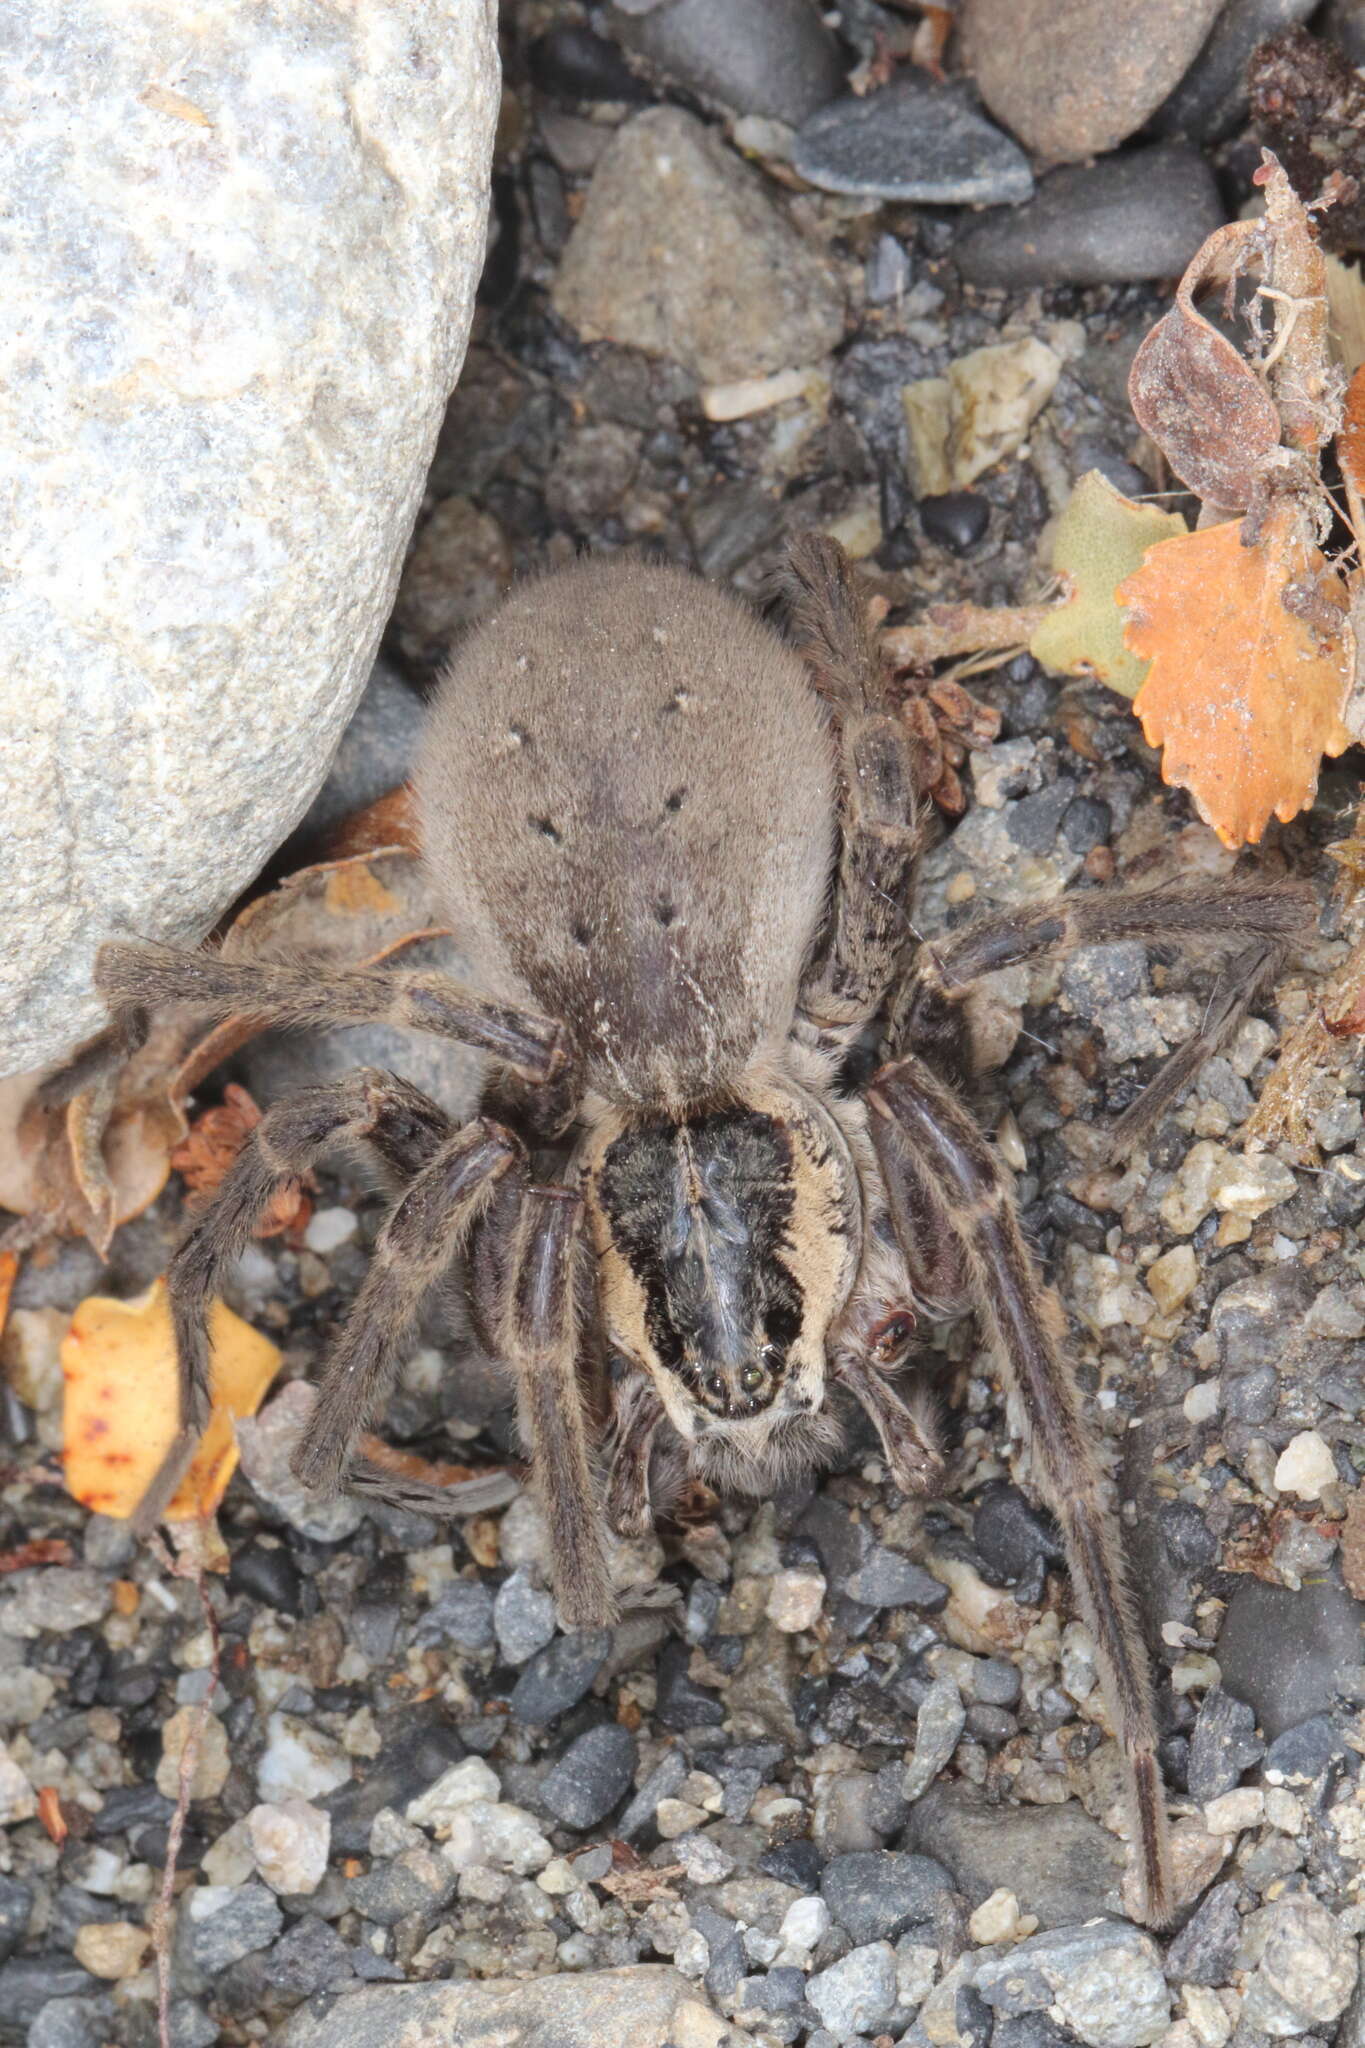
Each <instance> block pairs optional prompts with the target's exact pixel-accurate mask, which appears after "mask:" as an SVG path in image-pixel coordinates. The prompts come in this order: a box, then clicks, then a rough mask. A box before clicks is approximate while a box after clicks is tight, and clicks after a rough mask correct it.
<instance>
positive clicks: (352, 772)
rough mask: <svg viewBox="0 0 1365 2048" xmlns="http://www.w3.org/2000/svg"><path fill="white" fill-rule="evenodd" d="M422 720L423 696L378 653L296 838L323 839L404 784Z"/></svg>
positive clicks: (419, 733) (420, 731)
mask: <svg viewBox="0 0 1365 2048" xmlns="http://www.w3.org/2000/svg"><path fill="white" fill-rule="evenodd" d="M423 723H424V713H423V709H422V702H421V699H420V698H419V697H418V696H417V695H416V694H415V692H413V691H412V690H410V689H409V688H408V686H407V684H406V683H405V682H404V681H403V678H402V677H401V676H400V675H399V674H398V673H397V671H396V670H394V669H392V668H390V666H389V664H388V663H387V662H386V661H385V660H384V659H383V658H382V656H381V658H380V659H379V660H378V661H377V662H376V663H375V665H374V667H373V668H372V669H371V671H370V679H369V681H368V682H367V683H366V685H365V689H364V693H363V694H362V696H361V699H360V702H359V703H358V704H357V705H356V708H355V711H354V712H353V714H352V717H351V722H350V724H349V725H348V726H347V728H346V730H345V732H343V733H342V735H341V742H340V744H339V746H338V747H337V750H336V753H335V755H334V756H333V758H332V765H331V768H330V769H329V770H328V774H327V780H326V781H325V782H324V783H323V785H322V788H321V789H320V790H319V791H318V793H317V795H316V796H315V797H314V798H313V801H312V803H311V805H310V806H309V808H308V810H307V812H306V813H305V815H304V819H303V823H302V824H301V825H300V826H299V827H298V831H297V834H296V837H297V838H298V839H299V840H300V841H302V840H304V839H308V840H312V841H317V840H319V839H323V838H325V837H326V836H327V834H328V833H329V832H332V831H334V830H335V828H336V827H337V826H338V825H339V824H340V823H341V822H342V820H343V818H349V817H350V816H351V814H352V812H353V811H359V810H363V809H364V807H365V805H366V804H372V803H373V802H374V801H375V799H376V798H377V797H381V796H386V795H387V794H388V792H389V791H390V790H391V789H396V788H397V787H398V785H399V783H400V782H405V781H406V780H407V777H408V773H409V770H410V769H411V767H412V759H413V754H414V752H415V751H416V747H417V742H418V740H419V739H420V737H421V734H422V727H423Z"/></svg>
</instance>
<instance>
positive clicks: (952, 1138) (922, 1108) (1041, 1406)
mask: <svg viewBox="0 0 1365 2048" xmlns="http://www.w3.org/2000/svg"><path fill="white" fill-rule="evenodd" d="M868 1099H869V1102H870V1105H871V1108H872V1111H873V1117H872V1130H873V1142H874V1144H875V1146H876V1148H877V1152H878V1157H879V1159H880V1162H881V1166H882V1170H883V1173H884V1175H885V1176H886V1178H887V1181H888V1184H889V1185H891V1184H894V1180H895V1176H896V1174H897V1172H898V1170H899V1164H900V1161H901V1159H902V1158H903V1156H904V1152H905V1148H907V1147H909V1148H913V1150H914V1152H915V1153H916V1154H917V1155H918V1157H919V1158H920V1159H921V1160H922V1161H924V1162H925V1163H926V1166H927V1165H928V1164H929V1163H932V1167H933V1169H934V1171H935V1172H936V1173H937V1174H938V1176H939V1178H940V1182H941V1186H942V1189H943V1195H944V1204H945V1208H946V1211H947V1214H948V1215H949V1217H950V1220H951V1222H952V1226H953V1228H954V1230H955V1231H956V1233H957V1235H958V1237H959V1239H960V1241H961V1244H962V1247H963V1251H964V1254H965V1257H966V1262H967V1266H968V1270H969V1272H970V1275H971V1278H972V1281H973V1283H974V1292H975V1294H976V1297H977V1301H978V1304H979V1308H980V1312H981V1314H982V1315H983V1316H984V1317H985V1319H986V1323H987V1326H988V1328H989V1331H990V1333H991V1336H992V1337H993V1339H994V1341H995V1345H996V1348H997V1350H998V1352H999V1355H1000V1358H1001V1361H1002V1363H1003V1365H1004V1367H1005V1370H1006V1371H1007V1373H1008V1375H1009V1378H1010V1380H1011V1381H1012V1383H1013V1385H1014V1386H1015V1388H1016V1390H1017V1392H1018V1394H1019V1397H1020V1400H1021V1403H1022V1406H1023V1410H1024V1414H1025V1417H1026V1419H1027V1424H1028V1429H1029V1435H1030V1440H1031V1444H1032V1449H1033V1455H1034V1458H1035V1459H1036V1461H1037V1469H1038V1473H1039V1477H1040V1479H1041V1482H1042V1485H1043V1488H1044V1491H1045V1493H1046V1494H1047V1496H1048V1497H1049V1501H1050V1504H1051V1506H1052V1508H1053V1510H1054V1512H1055V1513H1056V1515H1057V1518H1058V1521H1059V1522H1060V1524H1061V1528H1062V1532H1063V1536H1064V1539H1065V1542H1066V1551H1067V1558H1068V1561H1069V1563H1070V1567H1071V1576H1072V1583H1073V1585H1074V1587H1075V1590H1076V1597H1077V1601H1078V1603H1079V1605H1080V1608H1081V1612H1082V1614H1083V1615H1084V1617H1085V1620H1086V1622H1087V1624H1088V1626H1089V1628H1090V1631H1091V1634H1092V1635H1093V1636H1094V1639H1095V1644H1096V1648H1097V1650H1098V1653H1099V1659H1100V1667H1101V1671H1102V1673H1103V1678H1104V1686H1105V1693H1106V1696H1107V1699H1108V1702H1109V1707H1110V1712H1111V1714H1112V1716H1113V1721H1114V1727H1115V1729H1116V1731H1117V1733H1118V1738H1119V1742H1120V1745H1121V1748H1122V1750H1123V1754H1124V1758H1125V1761H1126V1763H1127V1765H1128V1770H1129V1774H1130V1780H1131V1785H1132V1792H1133V1801H1134V1814H1135V1823H1136V1827H1135V1833H1136V1840H1137V1845H1138V1853H1139V1858H1140V1869H1141V1877H1142V1883H1143V1891H1144V1898H1145V1912H1146V1918H1147V1919H1148V1920H1149V1921H1150V1922H1151V1923H1152V1924H1153V1925H1154V1926H1161V1925H1164V1924H1165V1922H1166V1921H1167V1920H1168V1919H1169V1917H1170V1912H1171V1877H1170V1852H1169V1847H1168V1842H1167V1829H1166V1807H1165V1799H1164V1790H1163V1786H1162V1782H1161V1772H1160V1767H1159V1765H1158V1762H1157V1749H1156V1745H1157V1736H1156V1720H1155V1713H1154V1709H1153V1701H1152V1682H1151V1672H1150V1668H1149V1665H1148V1660H1147V1656H1146V1652H1145V1649H1144V1646H1143V1643H1142V1638H1141V1636H1140V1634H1139V1632H1138V1628H1137V1623H1136V1619H1135V1616H1134V1611H1133V1606H1132V1602H1131V1600H1130V1598H1129V1595H1128V1591H1127V1588H1126V1586H1125V1584H1124V1577H1123V1567H1122V1560H1121V1553H1120V1548H1119V1541H1118V1533H1117V1529H1116V1527H1115V1524H1114V1521H1113V1518H1112V1516H1111V1515H1110V1513H1109V1511H1108V1509H1107V1508H1106V1507H1105V1505H1104V1503H1103V1500H1102V1498H1101V1494H1100V1484H1099V1472H1098V1464H1097V1459H1096V1454H1095V1450H1094V1447H1093V1444H1092V1441H1091V1437H1090V1432H1089V1430H1088V1429H1087V1427H1086V1423H1085V1420H1084V1417H1083V1415H1082V1411H1081V1406H1080V1402H1079V1400H1078V1398H1077V1393H1076V1388H1075V1385H1074V1382H1073V1380H1072V1376H1071V1371H1070V1368H1069V1365H1068V1362H1067V1359H1066V1355H1065V1351H1064V1349H1063V1345H1062V1334H1061V1333H1062V1317H1061V1310H1060V1307H1059V1305H1058V1303H1057V1300H1056V1297H1055V1296H1054V1295H1052V1294H1051V1292H1050V1291H1049V1290H1047V1289H1046V1288H1044V1287H1043V1285H1042V1283H1041V1281H1040V1280H1039V1278H1038V1276H1037V1274H1036V1273H1035V1271H1034V1268H1033V1263H1032V1261H1031V1259H1030V1257H1029V1254H1028V1250H1027V1248H1026V1246H1025V1244H1024V1239H1023V1234H1022V1232H1021V1230H1020V1227H1019V1220H1018V1217H1017V1215H1016V1214H1015V1210H1014V1205H1013V1202H1012V1201H1011V1199H1010V1197H1009V1194H1008V1192H1007V1189H1006V1185H1005V1181H1004V1179H1003V1177H1002V1175H1001V1172H1000V1169H999V1167H998V1166H997V1164H996V1162H995V1159H994V1157H993V1154H992V1150H991V1147H990V1145H989V1144H988V1143H987V1141H986V1139H985V1137H984V1135H983V1133H982V1132H981V1131H980V1130H979V1129H978V1128H977V1126H976V1124H975V1123H974V1122H973V1120H972V1118H971V1117H970V1115H969V1114H968V1113H967V1111H966V1110H965V1109H964V1108H963V1107H962V1105H961V1104H960V1103H959V1102H958V1101H957V1099H956V1098H955V1097H954V1095H953V1094H952V1092H951V1090H949V1089H948V1088H946V1087H945V1086H944V1085H943V1084H942V1082H940V1081H939V1080H938V1079H937V1078H936V1077H935V1075H934V1074H933V1073H932V1072H931V1070H930V1069H929V1068H928V1067H927V1066H926V1065H925V1064H924V1063H923V1062H922V1061H921V1060H918V1059H916V1058H915V1057H914V1056H913V1055H909V1056H907V1057H904V1058H902V1059H899V1060H896V1061H894V1062H893V1063H892V1064H891V1065H890V1066H887V1067H884V1068H883V1069H882V1070H881V1072H880V1073H879V1074H878V1075H876V1076H875V1077H874V1079H873V1081H872V1083H871V1086H870V1088H869V1093H868ZM889 1134H895V1135H894V1138H893V1141H892V1142H888V1136H889ZM893 1208H894V1203H893Z"/></svg>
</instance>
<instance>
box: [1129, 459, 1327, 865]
mask: <svg viewBox="0 0 1365 2048" xmlns="http://www.w3.org/2000/svg"><path fill="white" fill-rule="evenodd" d="M1242 533H1243V528H1242V525H1241V523H1240V522H1238V521H1236V520H1229V521H1225V522H1224V523H1223V524H1221V525H1218V526H1210V527H1206V528H1204V529H1203V530H1202V531H1201V532H1198V533H1189V534H1185V535H1183V536H1181V537H1180V538H1178V539H1175V540H1167V541H1161V542H1160V543H1159V544H1158V545H1157V546H1156V547H1154V548H1150V549H1149V550H1148V552H1147V555H1146V558H1145V560H1144V562H1143V566H1142V567H1141V569H1139V570H1138V572H1137V573H1136V575H1133V576H1130V577H1128V579H1127V581H1126V582H1124V583H1122V584H1121V585H1120V586H1119V589H1118V591H1117V592H1116V596H1117V598H1118V602H1119V603H1120V604H1121V605H1124V606H1126V607H1127V608H1128V610H1129V612H1130V613H1131V617H1130V620H1129V623H1128V628H1127V633H1126V636H1125V637H1126V639H1127V643H1128V646H1129V647H1130V648H1131V649H1132V651H1133V653H1134V654H1137V655H1140V656H1142V657H1143V658H1144V659H1146V660H1148V661H1150V662H1151V669H1150V672H1149V674H1148V676H1147V680H1146V682H1145V683H1144V684H1143V686H1142V688H1141V690H1140V691H1139V692H1138V695H1137V698H1136V700H1135V702H1134V705H1133V709H1134V710H1135V711H1136V713H1137V715H1138V717H1139V718H1140V719H1141V721H1142V729H1143V731H1144V733H1145V734H1146V736H1147V739H1148V741H1149V742H1150V743H1151V745H1153V746H1159V747H1161V748H1162V749H1163V758H1162V766H1161V772H1162V777H1163V779H1164V780H1165V781H1166V782H1168V783H1174V784H1178V785H1179V786H1180V787H1182V788H1184V789H1188V790H1189V792H1190V794H1191V795H1192V796H1193V798H1194V800H1195V802H1196V804H1197V805H1198V806H1199V811H1200V815H1201V816H1202V817H1203V818H1204V820H1205V822H1206V823H1207V824H1210V825H1212V826H1213V828H1214V830H1215V831H1216V832H1217V834H1218V836H1219V838H1220V839H1221V840H1222V841H1223V843H1224V845H1225V846H1242V845H1245V844H1246V843H1247V842H1248V841H1250V842H1255V841H1256V840H1258V839H1259V838H1260V837H1261V834H1262V833H1263V832H1264V830H1265V828H1266V825H1267V823H1268V822H1269V820H1270V818H1271V816H1272V815H1273V816H1275V817H1277V818H1281V819H1285V820H1287V819H1289V818H1292V817H1294V816H1295V815H1296V814H1297V813H1298V812H1299V811H1301V810H1302V809H1303V808H1304V806H1305V805H1306V804H1309V803H1311V802H1312V800H1313V796H1314V793H1315V792H1316V789H1317V783H1318V765H1319V762H1320V760H1321V758H1322V756H1323V755H1324V754H1339V753H1341V752H1342V750H1343V748H1345V747H1346V746H1347V745H1349V744H1350V735H1349V733H1348V732H1347V731H1346V728H1345V727H1344V725H1343V724H1342V713H1343V711H1344V709H1345V704H1346V694H1347V689H1348V687H1349V681H1350V676H1349V660H1348V654H1349V641H1350V636H1349V634H1348V633H1347V631H1346V630H1345V617H1344V614H1345V606H1346V592H1345V589H1344V587H1343V586H1342V583H1341V581H1340V579H1339V578H1338V577H1337V576H1336V575H1334V574H1333V572H1332V571H1331V570H1330V569H1329V568H1328V567H1327V564H1326V563H1325V562H1324V560H1323V558H1322V556H1321V554H1320V553H1319V552H1318V550H1317V548H1316V547H1315V546H1314V545H1313V543H1312V540H1311V537H1310V532H1309V529H1308V524H1307V520H1306V518H1305V516H1304V514H1303V513H1302V511H1301V509H1300V507H1299V506H1298V504H1297V502H1296V501H1295V500H1293V499H1282V500H1279V501H1277V502H1276V503H1275V504H1274V506H1273V507H1272V509H1271V511H1270V513H1269V515H1268V517H1267V518H1266V520H1265V522H1264V524H1263V526H1262V528H1261V531H1260V535H1259V538H1258V539H1257V541H1256V544H1255V545H1254V546H1250V547H1244V546H1243V545H1242ZM1334 629H1335V630H1334Z"/></svg>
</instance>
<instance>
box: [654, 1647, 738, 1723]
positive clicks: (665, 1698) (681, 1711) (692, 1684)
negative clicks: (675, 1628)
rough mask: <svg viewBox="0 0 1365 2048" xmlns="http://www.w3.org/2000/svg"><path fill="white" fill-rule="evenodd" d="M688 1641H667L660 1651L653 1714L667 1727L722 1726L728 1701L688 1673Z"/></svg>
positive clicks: (689, 1648) (690, 1652)
mask: <svg viewBox="0 0 1365 2048" xmlns="http://www.w3.org/2000/svg"><path fill="white" fill-rule="evenodd" d="M691 1656H692V1649H691V1645H690V1644H688V1643H676V1642H675V1643H665V1645H664V1647H663V1649H662V1650H661V1651H660V1653H659V1663H658V1692H657V1695H656V1698H655V1707H654V1717H655V1719H656V1720H657V1721H658V1722H659V1724H660V1726H661V1727H664V1728H675V1729H683V1728H719V1726H720V1724H721V1722H722V1721H723V1720H724V1719H725V1704H724V1702H723V1701H722V1700H720V1699H718V1698H717V1697H716V1695H715V1693H713V1692H711V1691H709V1690H708V1689H707V1687H706V1686H704V1685H698V1684H697V1682H696V1680H695V1679H694V1678H692V1677H690V1676H689V1674H688V1669H687V1666H688V1663H689V1661H690V1659H691Z"/></svg>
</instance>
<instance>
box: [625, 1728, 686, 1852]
mask: <svg viewBox="0 0 1365 2048" xmlns="http://www.w3.org/2000/svg"><path fill="white" fill-rule="evenodd" d="M686 1776H687V1758H686V1757H685V1756H684V1755H683V1753H682V1751H681V1750H680V1749H670V1750H667V1751H665V1753H664V1755H663V1756H661V1757H660V1759H659V1761H658V1763H657V1764H655V1766H654V1769H653V1770H652V1771H651V1772H650V1774H649V1776H648V1777H647V1778H646V1779H645V1782H644V1784H643V1785H641V1787H640V1788H639V1790H638V1791H637V1793H636V1794H635V1797H634V1798H633V1799H632V1800H631V1802H630V1805H629V1806H628V1807H627V1808H626V1810H625V1812H624V1813H623V1814H622V1815H621V1818H620V1820H619V1821H618V1822H617V1824H616V1832H617V1834H618V1835H619V1837H620V1839H621V1840H622V1841H623V1842H629V1841H633V1840H634V1838H635V1836H636V1835H638V1834H639V1833H640V1832H641V1830H642V1829H644V1828H647V1827H648V1826H649V1824H650V1822H651V1821H652V1820H653V1818H654V1816H655V1814H656V1813H657V1812H658V1809H659V1801H660V1800H661V1799H672V1798H673V1797H674V1795H675V1793H676V1792H677V1790H678V1787H679V1786H680V1785H681V1784H682V1781H683V1779H684V1778H685V1777H686Z"/></svg>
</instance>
